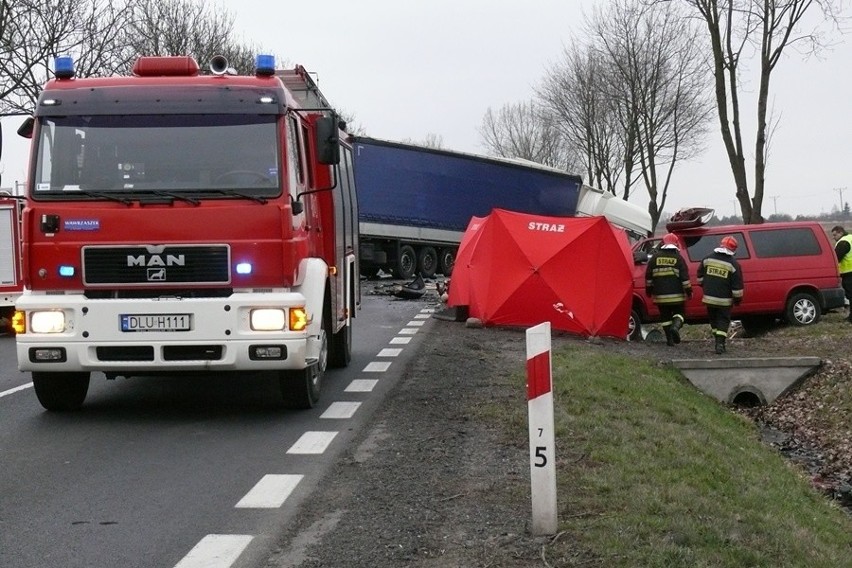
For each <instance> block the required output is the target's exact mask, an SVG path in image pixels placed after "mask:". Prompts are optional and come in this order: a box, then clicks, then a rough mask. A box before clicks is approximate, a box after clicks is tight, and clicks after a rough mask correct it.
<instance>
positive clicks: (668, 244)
mask: <svg viewBox="0 0 852 568" xmlns="http://www.w3.org/2000/svg"><path fill="white" fill-rule="evenodd" d="M660 248H664V249H676V248H678V247H677V236H675V235H673V234H672V233H666V234H665V235H663V246H661V247H660Z"/></svg>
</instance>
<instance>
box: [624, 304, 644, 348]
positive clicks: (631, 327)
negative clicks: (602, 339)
mask: <svg viewBox="0 0 852 568" xmlns="http://www.w3.org/2000/svg"><path fill="white" fill-rule="evenodd" d="M627 340H628V341H642V320H641V319H640V318H639V312H637V311H636V310H630V319H629V320H627Z"/></svg>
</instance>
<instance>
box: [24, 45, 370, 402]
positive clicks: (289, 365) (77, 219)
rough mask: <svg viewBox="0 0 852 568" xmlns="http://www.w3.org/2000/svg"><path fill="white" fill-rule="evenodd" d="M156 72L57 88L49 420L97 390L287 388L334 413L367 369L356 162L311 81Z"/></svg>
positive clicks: (272, 73) (38, 238)
mask: <svg viewBox="0 0 852 568" xmlns="http://www.w3.org/2000/svg"><path fill="white" fill-rule="evenodd" d="M232 71H233V70H232V69H230V68H229V67H228V64H227V61H225V60H224V58H221V57H216V58H214V59H213V60H212V61H211V63H210V67H209V70H206V71H202V70H201V69H200V68H199V66H198V64H197V63H196V61H195V60H194V59H193V58H191V57H140V58H139V59H138V60H137V61H136V63H135V65H134V67H133V73H132V75H130V76H121V77H101V78H76V77H75V73H74V67H73V61H71V59H70V58H64V57H63V58H57V60H56V69H55V74H56V78H55V79H54V80H51V81H50V82H48V84H47V85H46V86H45V88H44V91H43V92H42V93H41V96H40V97H39V100H38V104H37V108H36V109H35V113H34V116H33V117H32V118H30V119H28V120H27V121H26V122H25V124H24V125H23V126H22V127H21V129H19V133H20V134H22V135H24V136H26V137H29V138H31V139H32V151H31V161H30V164H29V179H28V182H27V192H26V193H27V195H26V207H25V209H24V213H23V239H22V241H23V249H22V250H23V276H24V291H23V293H22V295H21V297H20V298H19V299H18V302H17V311H16V313H15V319H14V325H15V328H16V332H17V356H18V367H19V369H20V370H22V371H29V372H31V373H32V377H33V383H34V387H35V389H34V390H35V393H36V395H37V396H38V399H39V401H40V402H41V404H42V405H43V406H44V407H45V408H46V409H48V410H72V409H77V408H79V407H80V406H81V405H82V404H83V402H84V400H85V397H86V394H87V390H88V385H89V381H90V376H91V373H93V372H102V373H104V374H105V375H106V377H107V378H115V377H117V376H136V375H146V374H157V375H173V374H181V373H189V372H192V373H195V372H214V373H232V374H233V375H234V378H235V380H239V378H240V376H242V375H244V374H245V373H248V372H255V371H258V372H263V373H270V374H273V375H274V376H275V377H276V378H277V379H278V381H279V382H280V386H281V392H282V396H283V400H284V402H285V403H286V405H288V406H291V407H298V408H306V407H311V406H313V405H314V404H316V402H317V400H318V398H319V395H320V388H321V385H322V377H323V374H324V372H325V369H326V367H327V366H345V365H347V364H348V363H349V359H350V356H351V346H352V319H353V317H354V316H355V312H356V308H357V306H358V303H359V302H360V293H359V290H358V283H359V279H358V276H357V275H358V269H357V266H356V264H357V259H356V254H355V251H357V250H358V232H357V219H358V217H357V215H358V213H357V200H356V194H355V188H354V178H353V176H352V158H351V149H350V146H349V144H348V143H347V142H346V140H345V139H344V137H345V135H344V136H341V131H340V129H339V121H338V119H337V115H336V113H335V112H334V110H333V109H332V108H331V106H330V105H329V103H328V101H327V100H326V99H325V97H324V96H323V95H322V94H321V93H320V91H319V89H318V88H317V86H316V84H315V83H314V81H313V80H312V79H311V77H310V75H309V74H308V72H307V71H306V70H305V69H304V68H303V67H301V66H298V67H296V68H294V69H291V70H276V69H275V63H274V59H273V58H272V57H271V56H258V58H257V65H256V69H255V71H254V74H252V75H236V74H234V73H233V72H232Z"/></svg>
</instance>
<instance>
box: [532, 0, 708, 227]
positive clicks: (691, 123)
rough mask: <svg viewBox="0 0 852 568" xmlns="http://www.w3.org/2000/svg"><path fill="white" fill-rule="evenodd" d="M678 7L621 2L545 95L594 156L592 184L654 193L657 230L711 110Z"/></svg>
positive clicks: (552, 77) (589, 162)
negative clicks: (675, 176) (673, 183)
mask: <svg viewBox="0 0 852 568" xmlns="http://www.w3.org/2000/svg"><path fill="white" fill-rule="evenodd" d="M675 10H676V6H673V5H670V4H653V5H648V6H646V5H643V3H642V2H641V0H615V1H614V2H612V3H610V4H609V5H607V6H606V7H605V8H603V9H599V10H596V11H595V12H594V14H593V16H592V17H591V18H589V19H588V20H587V24H586V28H587V29H586V32H587V43H586V44H585V45H580V44H578V43H577V42H575V43H573V44H572V45H571V46H570V47H569V48H566V49H565V51H564V58H563V61H562V62H561V63H560V64H557V65H556V66H554V67H553V68H551V69H550V71H549V72H548V74H547V76H546V77H545V79H544V81H543V83H542V86H541V87H540V88H539V90H538V95H539V97H540V98H541V100H542V101H543V104H544V105H545V106H546V107H547V108H549V109H551V110H552V112H553V113H554V114H555V115H556V116H558V117H559V120H560V124H561V127H562V128H564V129H565V132H566V135H567V136H568V138H569V139H570V140H571V141H572V142H573V143H574V144H575V145H577V147H578V148H581V149H582V151H583V153H584V154H585V159H586V167H587V172H588V176H589V180H591V181H590V183H592V184H593V185H597V186H598V187H600V188H602V189H605V190H607V191H610V192H612V193H614V194H620V196H621V198H622V199H625V200H626V199H628V198H629V197H630V196H631V195H632V194H633V193H634V190H635V186H636V185H637V184H642V185H644V187H645V189H646V190H647V191H648V195H649V198H650V199H649V204H648V211H649V213H650V214H651V217H652V220H653V223H654V225H655V226H656V224H657V222H658V221H659V218H660V215H661V214H662V210H663V207H664V205H665V201H666V197H667V193H668V188H669V183H670V180H671V176H672V172H673V171H674V169H675V167H676V164H677V162H678V160H681V159H684V158H688V157H690V156H692V155H694V154H695V153H697V152H698V151H699V150H700V149H701V146H702V140H703V137H704V135H705V132H706V122H707V119H708V117H709V113H710V110H711V108H712V107H711V105H710V100H709V98H708V97H707V96H706V95H705V93H706V91H707V89H706V87H707V85H708V82H709V81H708V77H707V74H706V69H705V68H703V67H702V62H703V59H702V57H701V53H700V51H699V49H700V48H699V45H698V42H697V41H696V40H695V35H696V34H695V31H694V30H691V29H690V27H689V25H688V21H687V25H685V24H684V18H683V17H682V16H679V15H678V14H677V13H676V12H675Z"/></svg>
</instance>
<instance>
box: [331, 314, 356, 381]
mask: <svg viewBox="0 0 852 568" xmlns="http://www.w3.org/2000/svg"><path fill="white" fill-rule="evenodd" d="M350 321H351V320H350ZM351 360H352V324H351V323H350V324H349V325H346V326H343V328H341V330H340V331H338V332H337V333H335V334H334V335H332V336H331V345H329V349H328V365H329V367H332V368H335V369H342V368H343V367H346V366H348V365H349V361H351Z"/></svg>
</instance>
